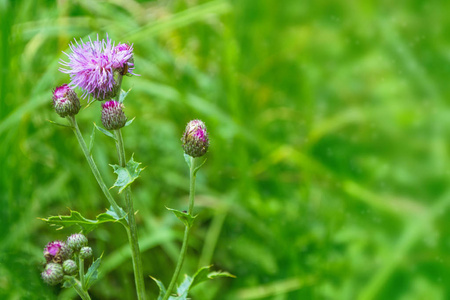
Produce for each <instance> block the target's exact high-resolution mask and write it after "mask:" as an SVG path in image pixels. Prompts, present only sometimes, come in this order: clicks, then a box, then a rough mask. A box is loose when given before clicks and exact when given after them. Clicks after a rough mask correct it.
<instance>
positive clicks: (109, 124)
mask: <svg viewBox="0 0 450 300" xmlns="http://www.w3.org/2000/svg"><path fill="white" fill-rule="evenodd" d="M126 122H127V117H126V116H125V114H124V113H123V104H122V103H119V102H117V101H114V100H110V101H107V102H105V103H104V104H102V124H103V126H105V128H106V129H108V130H114V129H120V128H122V127H123V126H125V123H126Z"/></svg>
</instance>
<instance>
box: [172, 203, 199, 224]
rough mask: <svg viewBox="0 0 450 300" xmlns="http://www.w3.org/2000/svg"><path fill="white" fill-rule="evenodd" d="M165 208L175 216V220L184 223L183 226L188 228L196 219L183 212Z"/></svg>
mask: <svg viewBox="0 0 450 300" xmlns="http://www.w3.org/2000/svg"><path fill="white" fill-rule="evenodd" d="M166 208H167V210H170V211H171V212H173V213H174V214H175V216H177V218H178V219H180V220H181V221H182V222H183V223H184V225H186V226H187V227H189V228H190V227H192V224H193V223H194V219H195V218H196V217H197V216H191V215H190V214H188V213H187V212H185V211H180V210H177V209H173V208H169V207H166Z"/></svg>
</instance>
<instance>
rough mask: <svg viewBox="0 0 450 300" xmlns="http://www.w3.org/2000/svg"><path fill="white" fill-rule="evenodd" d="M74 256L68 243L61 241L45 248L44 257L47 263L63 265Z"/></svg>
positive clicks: (51, 243) (49, 244)
mask: <svg viewBox="0 0 450 300" xmlns="http://www.w3.org/2000/svg"><path fill="white" fill-rule="evenodd" d="M71 256H72V249H70V248H69V247H68V246H67V245H66V243H64V242H61V241H53V242H50V243H48V244H47V246H45V248H44V257H45V260H46V261H47V263H49V262H54V263H62V262H63V261H65V260H66V259H68V258H70V257H71Z"/></svg>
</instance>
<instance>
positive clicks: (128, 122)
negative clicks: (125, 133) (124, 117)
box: [123, 117, 136, 127]
mask: <svg viewBox="0 0 450 300" xmlns="http://www.w3.org/2000/svg"><path fill="white" fill-rule="evenodd" d="M134 119H136V117H134V118H133V119H131V120H129V121H127V122H126V123H125V125H124V126H123V127H127V126H129V125H131V123H133V121H134Z"/></svg>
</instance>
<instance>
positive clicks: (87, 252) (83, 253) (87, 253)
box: [80, 247, 92, 259]
mask: <svg viewBox="0 0 450 300" xmlns="http://www.w3.org/2000/svg"><path fill="white" fill-rule="evenodd" d="M91 256H92V248H91V247H83V248H81V250H80V257H81V258H82V259H87V258H89V257H91Z"/></svg>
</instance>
